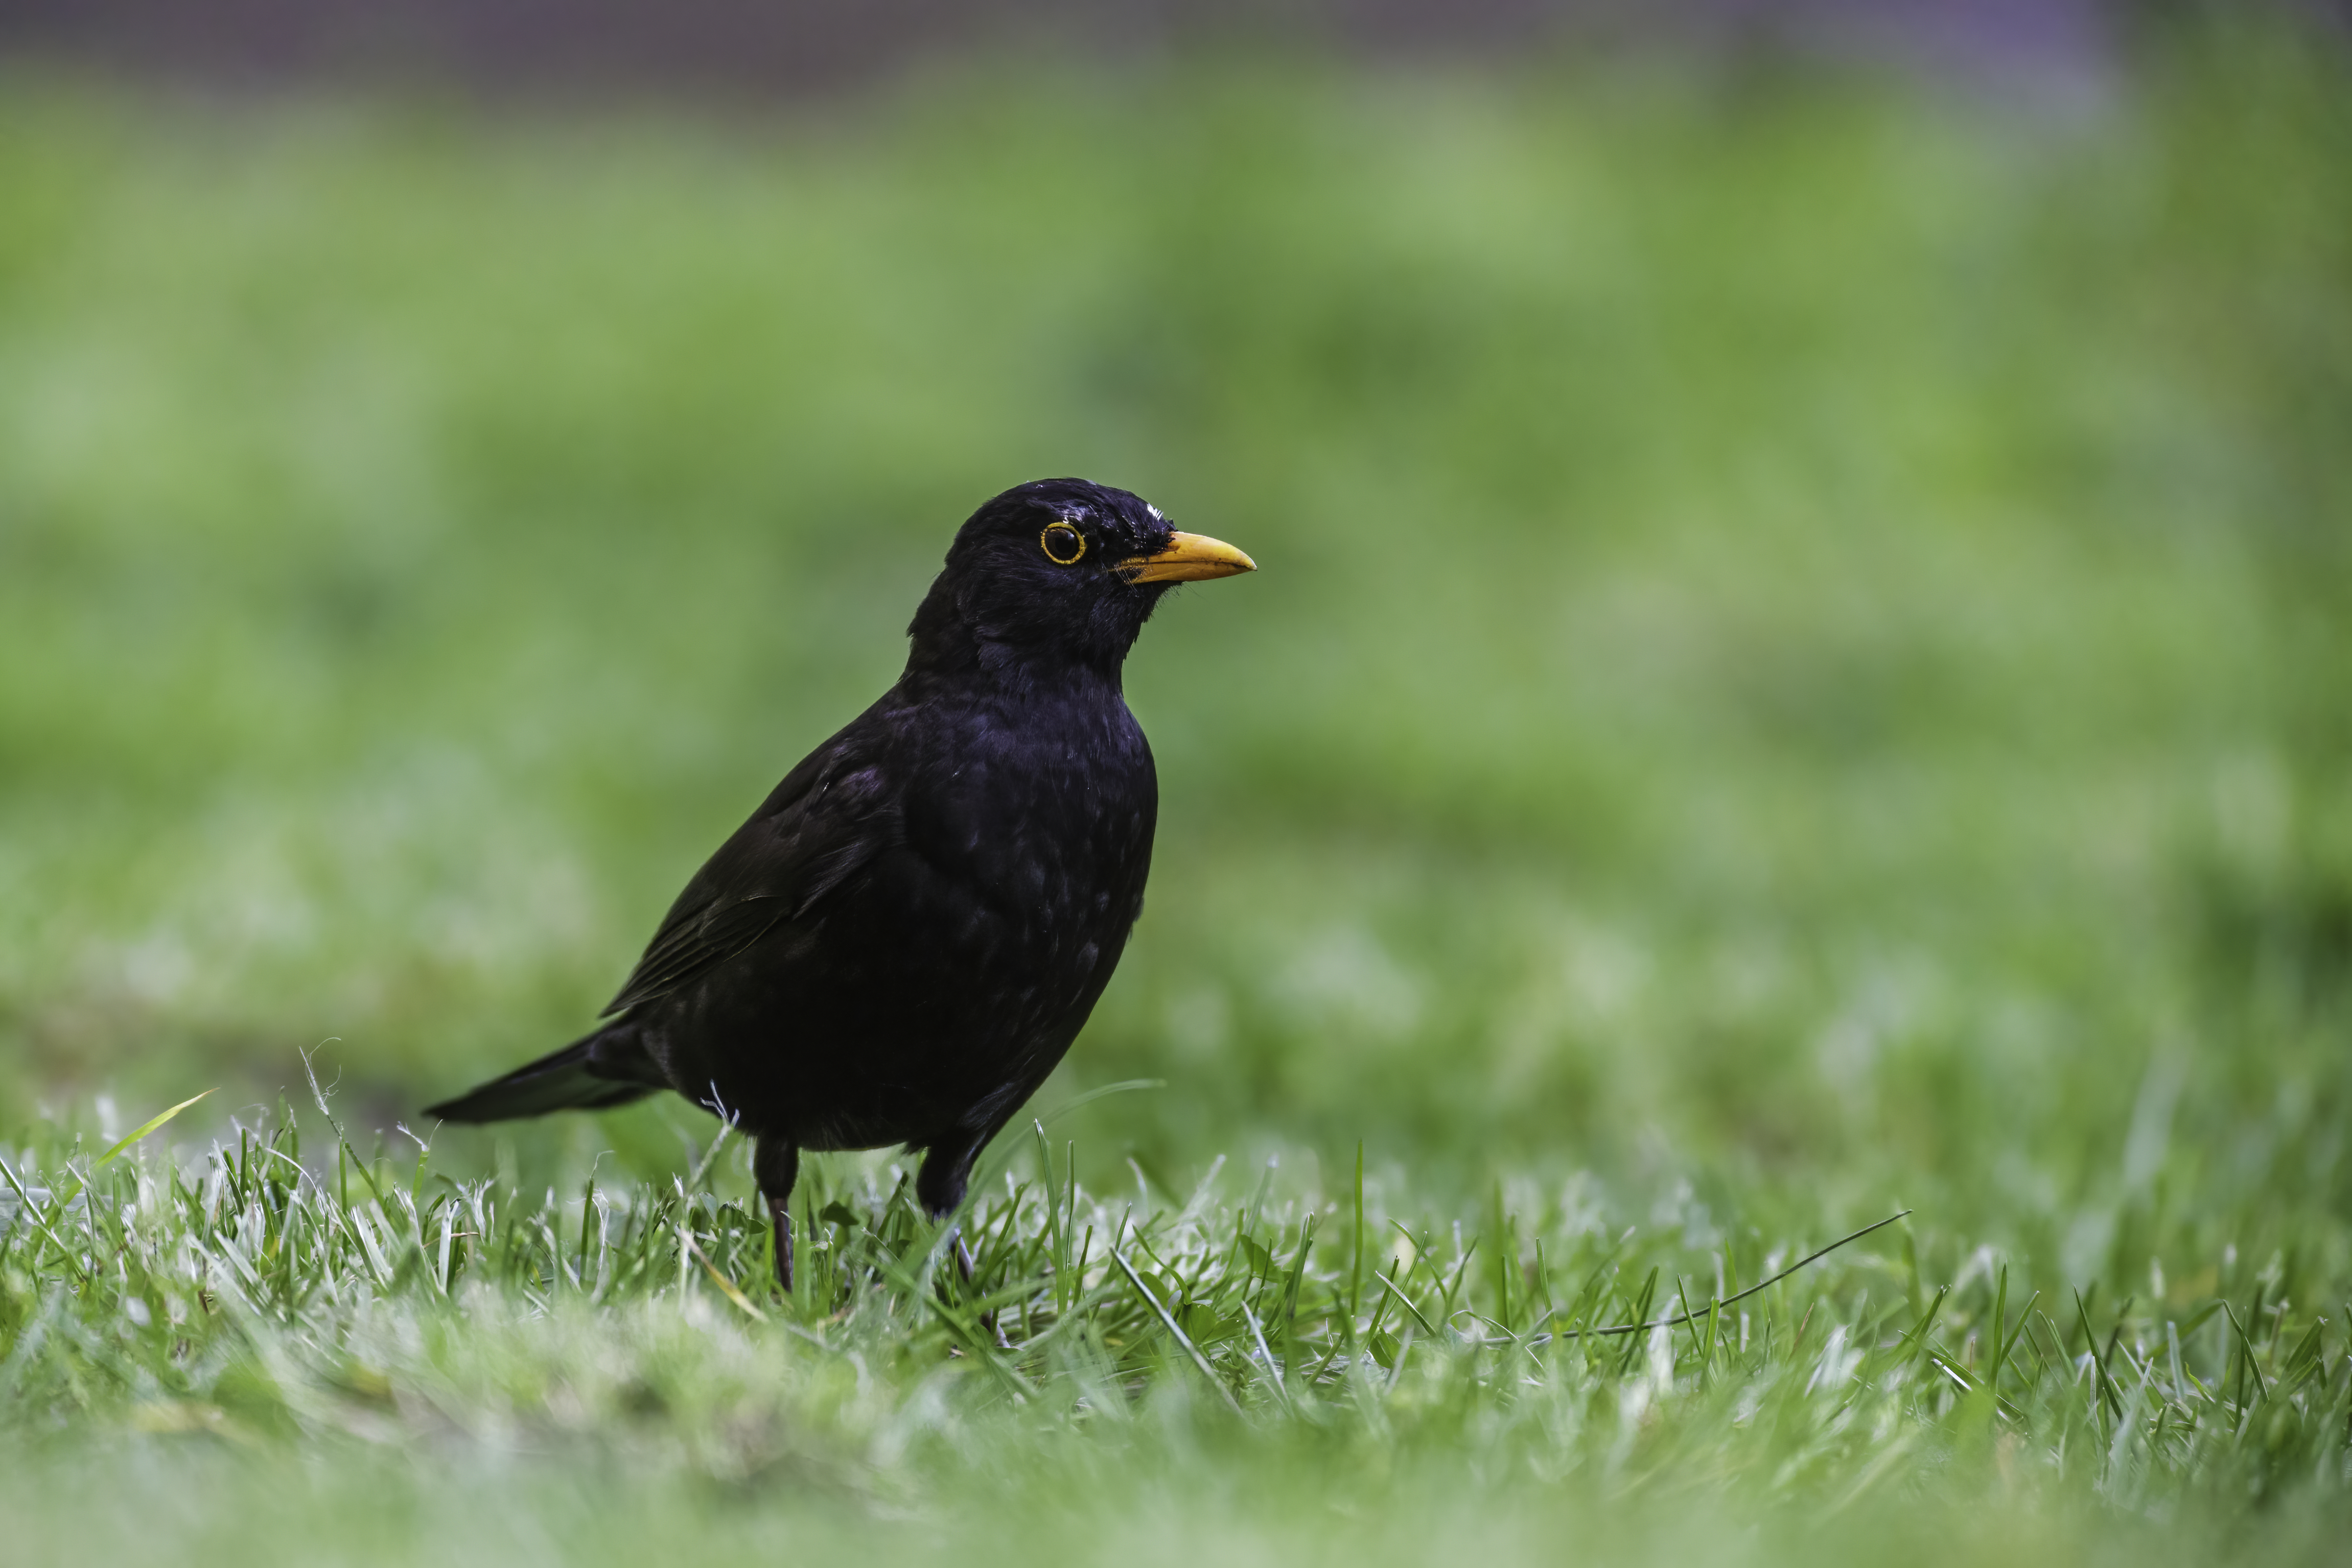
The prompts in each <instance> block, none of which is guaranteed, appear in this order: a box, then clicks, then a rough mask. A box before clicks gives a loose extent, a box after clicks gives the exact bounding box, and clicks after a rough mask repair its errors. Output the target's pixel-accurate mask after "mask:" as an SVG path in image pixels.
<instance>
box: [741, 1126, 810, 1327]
mask: <svg viewBox="0 0 2352 1568" xmlns="http://www.w3.org/2000/svg"><path fill="white" fill-rule="evenodd" d="M800 1174H801V1151H800V1145H797V1144H794V1143H793V1142H792V1141H791V1140H790V1139H787V1138H781V1137H775V1136H772V1135H771V1136H766V1137H762V1138H761V1140H760V1143H759V1149H758V1152H757V1153H755V1154H754V1155H752V1156H751V1177H752V1179H753V1180H754V1181H757V1182H758V1183H759V1184H760V1196H761V1197H764V1198H766V1199H767V1200H768V1215H769V1218H772V1220H774V1221H775V1226H776V1283H778V1284H779V1285H782V1287H783V1288H784V1294H786V1295H788V1296H789V1295H791V1294H792V1292H793V1215H792V1208H791V1207H790V1206H791V1203H792V1197H793V1183H794V1182H796V1181H798V1180H799V1179H800Z"/></svg>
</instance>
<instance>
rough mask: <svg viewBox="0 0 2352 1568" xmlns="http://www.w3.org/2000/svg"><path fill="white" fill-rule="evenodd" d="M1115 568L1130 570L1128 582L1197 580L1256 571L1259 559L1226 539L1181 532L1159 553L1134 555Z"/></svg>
mask: <svg viewBox="0 0 2352 1568" xmlns="http://www.w3.org/2000/svg"><path fill="white" fill-rule="evenodd" d="M1114 570H1118V571H1123V572H1126V573H1128V574H1129V575H1128V579H1127V580H1128V581H1129V582H1198V581H1200V580H1202V579H1203V578H1210V577H1231V576H1233V575H1234V573H1235V572H1240V571H1255V570H1257V562H1255V561H1254V560H1252V559H1250V558H1249V557H1247V556H1245V555H1244V554H1243V553H1242V552H1241V551H1239V550H1237V549H1234V547H1233V546H1231V545H1229V544H1227V543H1226V542H1225V541H1224V540H1223V539H1213V538H1210V537H1209V536H1208V535H1206V534H1178V535H1177V536H1176V537H1175V538H1172V539H1170V540H1169V541H1168V548H1167V549H1164V550H1161V551H1160V553H1159V554H1158V555H1131V556H1129V557H1128V558H1127V559H1125V560H1123V561H1120V562H1119V563H1118V566H1117V567H1116V568H1115V569H1114Z"/></svg>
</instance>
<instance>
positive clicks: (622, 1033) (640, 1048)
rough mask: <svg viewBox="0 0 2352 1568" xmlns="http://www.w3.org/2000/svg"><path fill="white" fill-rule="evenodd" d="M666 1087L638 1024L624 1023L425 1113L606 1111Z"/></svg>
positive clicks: (495, 1115)
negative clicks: (638, 1028)
mask: <svg viewBox="0 0 2352 1568" xmlns="http://www.w3.org/2000/svg"><path fill="white" fill-rule="evenodd" d="M666 1087H667V1081H666V1080H665V1079H664V1078H663V1077H662V1073H661V1069H660V1068H659V1067H658V1066H656V1064H655V1062H654V1060H653V1058H652V1057H650V1056H648V1055H647V1054H646V1049H645V1046H644V1045H643V1044H642V1043H641V1042H640V1041H639V1040H638V1039H637V1034H636V1030H635V1027H634V1026H633V1025H631V1024H629V1023H627V1022H625V1021H624V1022H621V1023H617V1024H614V1025H613V1026H612V1027H610V1028H608V1029H602V1030H597V1031H596V1032H595V1033H594V1034H592V1035H589V1036H587V1037H586V1038H585V1039H583V1040H573V1041H572V1043H571V1044H570V1045H567V1046H565V1047H564V1048H563V1049H562V1051H557V1052H555V1053H554V1054H553V1055H551V1056H542V1057H541V1058H540V1059H539V1060H538V1061H534V1062H531V1063H530V1064H529V1065H528V1066H524V1067H518V1068H516V1069H515V1070H514V1071H512V1072H509V1073H508V1074H507V1075H506V1076H505V1077H504V1078H493V1079H491V1080H490V1081H489V1082H488V1083H485V1084H482V1085H480V1086H479V1087H478V1088H476V1089H473V1090H471V1091H469V1092H467V1093H464V1094H460V1095H458V1096H457V1098H456V1099H455V1100H444V1101H443V1102H441V1103H440V1104H438V1105H428V1106H427V1107H425V1114H426V1115H428V1116H438V1117H440V1118H441V1119H442V1120H443V1121H445V1122H507V1121H511V1120H513V1119H514V1118H516V1117H518V1116H543V1115H545V1114H546V1113H548V1112H550V1111H603V1110H606V1109H609V1108H610V1107H612V1106H614V1105H625V1104H627V1103H629V1102H630V1101H632V1100H642V1099H644V1098H645V1097H646V1095H648V1094H650V1093H652V1092H654V1091H655V1090H656V1089H661V1088H666Z"/></svg>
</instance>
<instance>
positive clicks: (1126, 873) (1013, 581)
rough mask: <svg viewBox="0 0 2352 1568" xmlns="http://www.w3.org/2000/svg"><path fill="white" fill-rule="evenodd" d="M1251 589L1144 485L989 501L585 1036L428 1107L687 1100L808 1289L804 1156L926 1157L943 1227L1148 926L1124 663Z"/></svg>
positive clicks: (1052, 486) (1053, 483)
mask: <svg viewBox="0 0 2352 1568" xmlns="http://www.w3.org/2000/svg"><path fill="white" fill-rule="evenodd" d="M1251 570H1255V562H1253V561H1252V560H1251V559H1250V558H1249V557H1247V556H1245V555H1244V554H1243V553H1242V552H1241V551H1239V550H1237V549H1234V548H1233V547H1232V546H1231V545H1228V544H1224V543H1222V542H1220V541H1218V540H1216V539H1213V538H1203V537H1202V536H1201V535H1198V534H1185V533H1178V532H1177V531H1176V530H1175V529H1174V528H1171V527H1170V526H1169V523H1168V520H1167V519H1166V518H1165V517H1161V516H1160V511H1159V509H1158V508H1157V507H1152V506H1150V505H1149V504H1147V503H1146V502H1144V501H1143V500H1142V499H1141V498H1140V497H1136V496H1132V495H1129V493H1128V492H1127V491H1125V490H1114V489H1110V488H1108V486H1101V485H1094V484H1089V483H1087V481H1085V480H1083V479H1041V480H1038V481H1037V482H1035V483H1034V484H1029V485H1023V486H1018V487H1017V488H1014V489H1011V490H1007V491H1005V492H1004V494H1003V495H1001V496H999V497H996V498H995V499H994V500H992V501H990V502H989V503H988V504H987V505H985V506H983V507H981V508H980V510H979V511H977V512H975V513H973V514H972V516H971V520H970V521H968V522H966V523H965V524H964V525H963V527H962V528H961V530H959V531H958V533H957V534H956V538H955V543H954V544H953V546H951V547H950V549H949V550H948V556H947V565H946V567H945V569H944V570H941V571H940V575H939V577H938V578H937V579H936V580H933V582H932V583H931V588H930V591H929V594H927V595H926V596H925V597H924V599H923V602H922V604H921V606H920V607H919V609H918V610H917V611H916V612H915V619H914V622H913V623H912V624H911V625H910V626H908V637H909V638H910V639H911V640H912V642H913V644H914V646H913V648H912V650H911V652H910V653H908V659H907V669H906V673H905V674H902V675H900V676H899V677H898V685H894V686H892V687H891V688H890V689H889V690H888V691H887V692H885V693H884V694H883V695H882V698H881V700H880V701H879V702H877V703H876V704H875V705H874V706H872V707H870V708H867V709H866V711H865V712H864V713H863V714H860V715H859V716H857V717H856V719H854V720H852V721H851V723H850V724H849V726H848V727H846V728H845V729H843V730H842V731H841V732H840V733H839V734H837V735H835V737H833V738H832V739H830V740H828V741H826V742H825V743H824V745H822V746H820V747H817V748H816V749H815V750H814V751H812V752H811V753H809V755H808V756H807V757H805V758H802V760H801V763H800V765H799V766H798V767H796V768H793V770H792V771H791V772H790V773H788V774H786V775H785V776H784V780H783V782H782V783H781V784H779V785H777V786H776V788H775V789H774V791H773V792H772V793H771V794H770V795H769V796H768V798H767V800H765V801H763V802H761V806H760V809H759V810H756V811H754V812H752V813H751V821H747V822H745V823H744V824H743V825H742V826H741V827H740V828H739V829H737V830H736V831H735V834H734V836H733V837H731V838H730V839H729V840H728V841H726V842H725V843H724V844H721V845H720V846H719V852H718V853H717V854H715V855H712V856H711V857H710V860H709V862H708V863H707V864H705V865H704V866H703V868H702V869H701V870H700V871H698V872H697V873H695V875H694V880H693V881H691V882H689V883H687V884H686V891H685V892H684V893H682V894H679V895H678V898H677V903H676V904H672V905H671V906H670V912H669V914H668V915H667V917H666V918H665V919H664V920H663V921H662V924H661V929H660V930H659V931H657V932H656V933H655V935H654V939H653V942H652V945H651V946H648V947H646V954H645V956H644V957H642V958H640V959H639V960H638V961H637V967H636V971H635V973H634V974H632V975H631V976H630V977H629V978H628V983H627V984H625V985H624V986H623V987H622V988H621V992H620V995H618V996H617V997H615V998H613V1002H612V1005H611V1006H609V1007H607V1008H606V1009H604V1015H603V1016H604V1017H605V1018H606V1019H611V1020H612V1021H610V1022H609V1023H606V1024H605V1025H604V1027H603V1028H602V1029H599V1030H596V1031H595V1032H594V1033H593V1034H590V1035H588V1036H587V1037H586V1038H584V1039H583V1040H577V1041H575V1042H573V1043H572V1044H571V1045H568V1046H566V1047H564V1048H563V1049H562V1051H557V1052H556V1053H555V1054H554V1055H552V1056H548V1057H543V1058H541V1060H539V1061H534V1062H532V1063H530V1065H529V1066H527V1067H522V1068H519V1069H517V1070H516V1071H513V1072H510V1073H509V1074H507V1075H506V1076H505V1077H503V1078H499V1079H496V1080H494V1081H492V1082H488V1083H485V1084H483V1085H482V1086H481V1087H480V1088H478V1089H476V1090H474V1091H473V1092H471V1093H469V1094H465V1095H462V1096H460V1097H459V1098H457V1099H455V1100H450V1101H447V1102H445V1103H442V1104H439V1105H436V1106H434V1107H432V1108H431V1110H430V1111H429V1112H428V1113H427V1114H430V1115H436V1116H440V1117H444V1118H446V1119H447V1120H449V1121H453V1122H498V1121H504V1120H507V1119H509V1118H510V1117H516V1116H536V1115H540V1114H541V1113H545V1112H549V1111H559V1110H566V1109H574V1108H577V1109H590V1110H596V1109H603V1108H604V1107H607V1106H612V1105H621V1104H625V1103H628V1102H630V1101H632V1100H637V1099H641V1098H643V1097H644V1096H646V1095H647V1094H650V1093H653V1092H656V1091H657V1090H662V1089H672V1090H676V1091H677V1092H678V1093H680V1094H683V1095H685V1096H686V1097H687V1098H688V1099H689V1100H691V1101H693V1102H694V1103H697V1104H698V1105H701V1106H703V1107H704V1108H705V1109H707V1110H709V1111H711V1112H713V1113H716V1114H718V1115H719V1116H720V1117H722V1118H724V1119H725V1120H727V1121H728V1122H730V1123H732V1124H735V1125H737V1126H739V1127H740V1128H741V1129H742V1130H743V1131H744V1132H746V1133H748V1134H751V1135H752V1136H753V1137H754V1138H756V1139H757V1140H758V1145H757V1152H756V1154H755V1155H754V1156H753V1161H752V1169H753V1173H754V1175H755V1176H756V1177H757V1179H758V1181H759V1185H760V1191H761V1195H762V1196H763V1197H765V1198H766V1199H767V1202H768V1208H769V1212H770V1213H771V1215H772V1217H773V1218H774V1222H775V1234H776V1274H777V1278H778V1279H779V1280H780V1281H782V1283H783V1284H784V1286H785V1287H786V1288H787V1289H789V1288H790V1287H791V1285H792V1272H793V1251H792V1246H793V1241H792V1222H791V1220H790V1218H789V1217H788V1216H787V1214H786V1210H785V1204H786V1200H787V1199H789V1198H790V1197H791V1196H792V1190H793V1180H794V1178H795V1177H796V1176H798V1174H799V1170H800V1154H801V1151H802V1150H803V1149H870V1148H878V1147H881V1146H883V1145H889V1144H904V1145H908V1148H910V1149H920V1150H922V1151H924V1158H923V1165H922V1169H921V1172H920V1174H919V1175H918V1176H917V1177H916V1180H915V1193H916V1196H917V1197H919V1199H920V1200H921V1202H922V1204H923V1207H925V1208H926V1209H927V1210H929V1212H930V1213H931V1214H932V1215H933V1216H935V1217H944V1216H946V1215H948V1214H949V1213H950V1212H951V1211H952V1210H953V1209H954V1208H955V1207H956V1206H957V1205H958V1204H960V1203H961V1201H962V1200H963V1195H964V1187H965V1185H966V1183H967V1182H968V1181H969V1180H970V1178H971V1166H972V1161H973V1160H974V1159H975V1158H976V1157H977V1156H978V1155H979V1154H980V1151H981V1149H982V1146H983V1145H986V1144H987V1142H988V1140H989V1139H990V1138H991V1137H992V1136H993V1135H994V1134H996V1132H997V1130H998V1129H999V1128H1001V1127H1003V1125H1004V1124H1005V1122H1006V1121H1007V1120H1008V1119H1009V1118H1010V1117H1011V1116H1012V1115H1013V1112H1014V1111H1016V1110H1018V1109H1019V1108H1020V1106H1021V1103H1022V1102H1024V1100H1026V1099H1027V1098H1028V1097H1029V1095H1030V1094H1031V1093H1032V1092H1034V1090H1035V1089H1036V1087H1037V1085H1038V1084H1040V1083H1041V1082H1044V1081H1045V1075H1046V1074H1047V1073H1049V1072H1051V1071H1053V1070H1054V1065H1055V1063H1056V1062H1058V1061H1061V1059H1062V1054H1063V1052H1065V1051H1067V1050H1068V1049H1069V1047H1070V1041H1071V1040H1073V1039H1075V1038H1076V1035H1077V1032H1078V1030H1079V1027H1080V1026H1081V1025H1083V1024H1084V1023H1085V1022H1086V1021H1087V1014H1088V1013H1089V1012H1091V1011H1092V1010H1093V1009H1094V1005H1095V1000H1096V998H1098V997H1100V996H1101V995H1102V992H1103V987H1104V986H1105V985H1106V984H1108V981H1109V979H1110V976H1111V970H1112V969H1113V968H1115V967H1117V966H1118V957H1119V954H1120V952H1121V951H1122V950H1123V949H1124V948H1125V947H1126V946H1127V936H1128V931H1129V927H1131V926H1132V925H1134V924H1135V917H1136V915H1138V914H1139V912H1140V911H1141V909H1142V907H1143V883H1144V878H1145V876H1146V875H1147V874H1148V873H1149V872H1150V866H1151V835H1152V827H1153V823H1154V821H1155V819H1156V818H1157V816H1158V814H1159V805H1160V786H1159V780H1158V779H1157V777H1156V776H1155V775H1154V773H1153V771H1152V766H1151V748H1150V746H1148V745H1146V744H1145V742H1144V738H1143V731H1142V729H1141V728H1140V727H1139V726H1138V725H1137V724H1136V722H1135V716H1134V715H1132V714H1130V713H1129V712H1128V708H1127V702H1126V699H1125V697H1124V696H1123V695H1121V693H1120V689H1119V667H1120V665H1121V664H1123V663H1124V662H1125V660H1126V658H1127V653H1128V650H1129V648H1130V647H1132V646H1133V645H1134V643H1135V640H1136V637H1137V636H1138V635H1139V633H1140V632H1142V630H1143V623H1144V622H1146V621H1147V620H1149V619H1150V616H1151V612H1152V611H1153V610H1154V609H1155V608H1157V607H1158V605H1159V603H1160V598H1161V596H1162V595H1164V594H1165V593H1166V592H1167V591H1168V590H1169V588H1170V587H1171V585H1172V584H1175V583H1179V582H1186V581H1191V580H1196V579H1202V578H1213V577H1226V576H1230V575H1232V574H1233V573H1234V572H1241V571H1251Z"/></svg>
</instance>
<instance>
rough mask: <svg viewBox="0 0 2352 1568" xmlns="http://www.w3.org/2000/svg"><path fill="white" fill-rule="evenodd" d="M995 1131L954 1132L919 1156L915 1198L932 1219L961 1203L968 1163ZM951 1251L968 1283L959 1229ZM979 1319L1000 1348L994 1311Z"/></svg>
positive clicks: (968, 1264)
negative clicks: (919, 1165) (921, 1162)
mask: <svg viewBox="0 0 2352 1568" xmlns="http://www.w3.org/2000/svg"><path fill="white" fill-rule="evenodd" d="M995 1131H996V1129H995V1128H994V1127H987V1128H983V1129H982V1130H981V1131H979V1132H977V1133H965V1132H958V1133H956V1134H951V1135H950V1137H948V1138H946V1139H942V1140H941V1141H940V1142H939V1143H936V1144H933V1145H931V1147H930V1152H929V1154H927V1155H924V1156H923V1168H922V1169H921V1170H920V1171H919V1172H917V1173H916V1176H915V1197H916V1200H917V1201H918V1202H919V1203H920V1204H921V1205H922V1206H923V1210H924V1212H925V1213H927V1214H929V1216H930V1217H931V1218H933V1219H945V1218H947V1217H948V1216H949V1215H950V1214H953V1213H954V1212H955V1211H956V1210H957V1209H958V1208H959V1207H961V1206H962V1204H963V1195H964V1191H965V1189H966V1188H967V1187H969V1186H971V1166H972V1162H973V1161H975V1160H977V1159H978V1158H980V1151H981V1150H982V1148H984V1147H986V1146H987V1144H988V1140H989V1137H990V1135H991V1134H993V1133H994V1132H995ZM955 1253H956V1269H957V1270H958V1271H959V1272H960V1273H961V1274H962V1275H963V1279H964V1283H965V1284H967V1285H968V1284H970V1283H971V1277H972V1274H973V1271H974V1270H975V1268H976V1265H975V1264H974V1263H973V1261H972V1257H971V1248H969V1247H967V1246H965V1245H964V1240H963V1233H962V1232H961V1230H960V1229H959V1230H958V1231H957V1233H956V1239H955ZM980 1321H981V1324H982V1327H984V1328H986V1329H987V1330H988V1332H989V1333H991V1334H992V1335H994V1336H995V1338H996V1343H997V1344H998V1345H999V1346H1000V1347H1002V1346H1003V1344H1004V1343H1005V1340H1004V1331H1003V1329H1002V1328H999V1327H998V1326H997V1322H996V1314H995V1313H994V1312H982V1314H981V1318H980Z"/></svg>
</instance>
